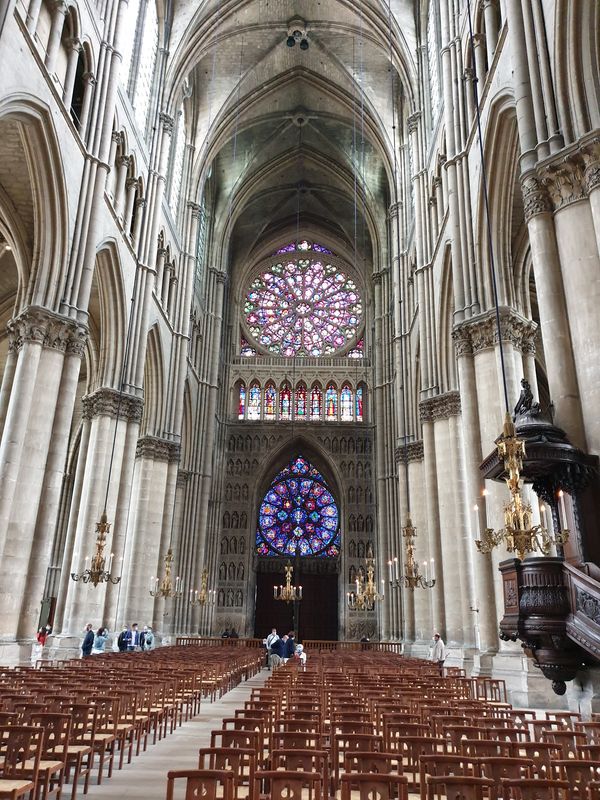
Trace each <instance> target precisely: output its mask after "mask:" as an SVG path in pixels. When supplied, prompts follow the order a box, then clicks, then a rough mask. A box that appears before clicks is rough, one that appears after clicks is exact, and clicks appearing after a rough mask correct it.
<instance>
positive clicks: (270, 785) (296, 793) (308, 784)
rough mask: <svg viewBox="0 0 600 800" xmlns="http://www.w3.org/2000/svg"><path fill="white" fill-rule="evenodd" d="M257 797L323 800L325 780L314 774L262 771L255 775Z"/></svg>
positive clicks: (280, 799) (279, 799) (273, 799)
mask: <svg viewBox="0 0 600 800" xmlns="http://www.w3.org/2000/svg"><path fill="white" fill-rule="evenodd" d="M255 781H256V790H255V796H256V797H258V796H260V795H263V796H264V797H266V798H269V800H323V796H324V795H323V779H322V777H321V775H319V774H316V773H314V772H296V771H293V770H262V771H259V772H256V774H255Z"/></svg>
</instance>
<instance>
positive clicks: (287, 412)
mask: <svg viewBox="0 0 600 800" xmlns="http://www.w3.org/2000/svg"><path fill="white" fill-rule="evenodd" d="M291 418H292V390H291V389H290V387H289V385H288V384H287V383H284V384H283V386H282V387H281V390H280V392H279V419H284V420H285V419H291Z"/></svg>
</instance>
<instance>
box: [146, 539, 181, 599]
mask: <svg viewBox="0 0 600 800" xmlns="http://www.w3.org/2000/svg"><path fill="white" fill-rule="evenodd" d="M172 565H173V550H172V549H171V548H170V547H169V549H168V550H167V555H166V556H165V577H164V578H163V579H162V580H160V578H158V577H156V578H155V577H154V576H152V577H151V578H150V586H149V589H150V594H151V596H152V597H164V598H169V597H181V595H182V594H183V586H182V583H181V578H180V577H179V576H177V577H176V578H175V584H173V580H172V578H171V570H172Z"/></svg>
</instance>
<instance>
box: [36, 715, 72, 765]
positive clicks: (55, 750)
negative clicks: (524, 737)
mask: <svg viewBox="0 0 600 800" xmlns="http://www.w3.org/2000/svg"><path fill="white" fill-rule="evenodd" d="M31 722H32V724H33V725H39V727H40V728H42V729H43V731H44V746H43V748H42V758H44V759H49V760H54V761H65V759H66V757H67V748H68V746H69V739H70V736H71V716H70V714H34V715H33V716H32V718H31Z"/></svg>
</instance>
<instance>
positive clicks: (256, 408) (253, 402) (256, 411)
mask: <svg viewBox="0 0 600 800" xmlns="http://www.w3.org/2000/svg"><path fill="white" fill-rule="evenodd" d="M248 419H260V386H259V385H258V383H256V382H254V383H253V384H252V385H251V386H250V391H249V393H248Z"/></svg>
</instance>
